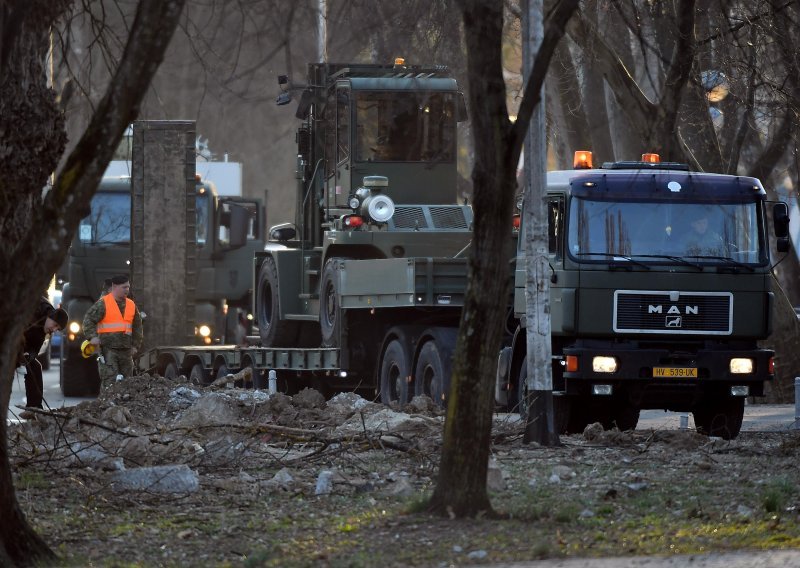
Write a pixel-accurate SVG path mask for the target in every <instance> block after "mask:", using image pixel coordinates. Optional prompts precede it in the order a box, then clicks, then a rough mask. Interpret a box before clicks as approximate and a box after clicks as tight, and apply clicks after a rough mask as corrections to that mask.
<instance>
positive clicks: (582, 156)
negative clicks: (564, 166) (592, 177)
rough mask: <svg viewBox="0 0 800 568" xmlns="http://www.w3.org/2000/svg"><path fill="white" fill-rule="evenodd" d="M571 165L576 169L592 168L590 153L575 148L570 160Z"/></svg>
mask: <svg viewBox="0 0 800 568" xmlns="http://www.w3.org/2000/svg"><path fill="white" fill-rule="evenodd" d="M572 167H573V168H575V169H576V170H590V169H592V167H593V166H592V153H591V152H590V151H589V150H576V151H575V157H574V158H573V160H572Z"/></svg>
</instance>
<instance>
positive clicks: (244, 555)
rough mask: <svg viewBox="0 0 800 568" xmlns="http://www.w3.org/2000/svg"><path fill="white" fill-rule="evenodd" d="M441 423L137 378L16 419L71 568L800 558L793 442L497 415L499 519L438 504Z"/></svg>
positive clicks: (45, 510) (25, 464)
mask: <svg viewBox="0 0 800 568" xmlns="http://www.w3.org/2000/svg"><path fill="white" fill-rule="evenodd" d="M442 423H443V417H442V413H441V411H439V410H438V409H436V408H435V407H434V406H433V404H432V403H431V401H430V400H429V399H424V398H419V399H415V400H414V401H413V402H412V404H411V405H409V407H407V408H405V409H402V411H401V410H400V409H389V408H387V407H384V406H381V405H378V404H374V403H372V402H369V401H366V400H364V399H362V398H360V397H359V396H357V395H355V394H353V393H344V394H340V395H338V396H336V397H334V398H333V399H331V400H328V401H325V400H324V398H323V397H322V395H320V394H319V393H317V392H316V391H312V390H305V391H302V392H301V393H299V394H297V395H295V396H294V397H292V398H290V397H287V396H284V395H281V394H277V395H272V396H270V395H268V394H267V393H265V392H263V391H257V390H245V389H234V388H228V387H227V386H224V385H223V386H222V387H220V388H216V389H215V388H209V387H206V388H203V387H199V386H196V385H192V384H190V383H189V382H188V381H186V380H185V379H183V378H179V379H178V380H166V379H163V378H161V377H151V376H149V375H143V376H140V377H133V378H130V379H126V380H125V381H121V382H118V383H116V384H115V385H114V386H113V387H112V388H111V389H109V390H108V391H107V392H105V393H103V394H102V395H101V397H100V398H99V399H98V400H96V401H92V402H84V403H82V404H80V405H78V406H76V407H70V408H64V409H59V410H58V411H53V412H50V413H44V414H41V415H39V416H38V417H37V419H36V420H32V421H29V422H27V423H22V424H19V425H12V426H11V427H10V439H9V444H10V450H11V459H12V463H13V464H14V469H15V476H16V477H15V481H16V487H17V496H18V499H19V501H20V503H21V505H22V507H23V509H24V511H25V512H26V514H27V516H28V519H29V520H30V521H31V523H32V524H33V525H34V527H35V528H36V529H37V530H38V531H39V532H40V533H41V534H42V535H43V536H44V538H45V540H46V541H47V542H48V543H49V544H50V545H51V546H52V547H53V549H54V550H55V551H56V552H57V554H59V556H60V557H61V558H62V559H63V562H64V564H65V565H68V566H187V565H191V566H253V567H255V566H436V567H438V566H450V565H480V564H493V563H508V562H514V561H521V560H532V559H541V558H580V557H606V556H614V555H623V556H641V555H654V554H659V555H678V554H687V553H688V554H695V553H698V554H699V553H705V552H713V551H734V550H760V549H786V548H798V547H800V523H799V522H798V521H799V520H800V517H799V515H800V512H799V511H800V509H799V508H798V506H799V505H800V491H798V488H800V476H799V475H798V468H797V464H798V457H799V456H800V437H798V434H797V433H795V432H785V433H780V434H777V433H772V434H763V433H750V432H745V433H743V434H741V435H740V436H739V438H737V439H736V440H733V441H723V440H720V439H714V438H711V439H709V438H707V437H704V436H701V435H699V434H696V433H694V432H690V431H681V430H675V431H636V432H618V431H608V432H603V431H602V429H601V428H599V425H591V426H589V427H588V428H587V430H586V431H585V432H584V434H583V435H582V436H562V438H561V441H562V443H563V445H562V446H561V447H557V448H542V447H539V446H537V445H535V444H534V445H523V444H522V441H521V438H522V431H521V428H522V426H521V424H520V423H519V422H518V421H516V420H512V419H511V418H510V417H504V416H502V415H498V418H497V419H496V421H495V427H494V431H493V434H494V436H493V438H494V442H493V446H492V462H491V463H490V470H489V490H490V495H491V498H492V504H493V506H494V508H495V511H496V512H497V513H498V514H499V515H498V516H499V518H492V517H490V516H489V515H487V516H484V517H482V518H479V519H473V520H460V519H441V518H437V517H432V516H430V515H428V514H427V513H426V512H425V508H424V505H425V497H426V496H428V495H430V492H431V491H432V490H433V487H434V486H435V483H436V481H437V477H436V474H437V465H438V456H439V450H440V447H441V432H442Z"/></svg>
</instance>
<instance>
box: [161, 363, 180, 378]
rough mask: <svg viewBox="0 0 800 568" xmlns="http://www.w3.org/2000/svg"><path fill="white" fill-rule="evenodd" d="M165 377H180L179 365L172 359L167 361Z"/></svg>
mask: <svg viewBox="0 0 800 568" xmlns="http://www.w3.org/2000/svg"><path fill="white" fill-rule="evenodd" d="M164 378H165V379H170V380H175V379H177V378H178V365H176V364H175V362H174V361H170V362H169V363H167V365H166V367H164Z"/></svg>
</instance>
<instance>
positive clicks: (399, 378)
mask: <svg viewBox="0 0 800 568" xmlns="http://www.w3.org/2000/svg"><path fill="white" fill-rule="evenodd" d="M379 381H380V387H381V402H382V403H383V404H386V405H390V404H392V403H397V404H399V405H400V406H403V405H404V404H408V402H409V401H410V400H411V396H410V390H411V389H410V388H409V386H410V382H411V353H410V352H409V349H408V347H407V346H406V343H404V342H403V341H401V340H400V339H393V340H392V341H390V342H389V345H387V346H386V350H385V351H384V352H383V357H382V358H381V366H380V376H379Z"/></svg>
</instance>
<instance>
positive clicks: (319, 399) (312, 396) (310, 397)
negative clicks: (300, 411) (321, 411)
mask: <svg viewBox="0 0 800 568" xmlns="http://www.w3.org/2000/svg"><path fill="white" fill-rule="evenodd" d="M292 402H293V403H294V405H295V406H297V407H299V408H325V404H326V403H325V397H324V396H322V393H321V392H319V391H318V390H314V389H309V388H305V389H303V390H301V391H300V392H299V393H297V394H296V395H294V396H293V397H292Z"/></svg>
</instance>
